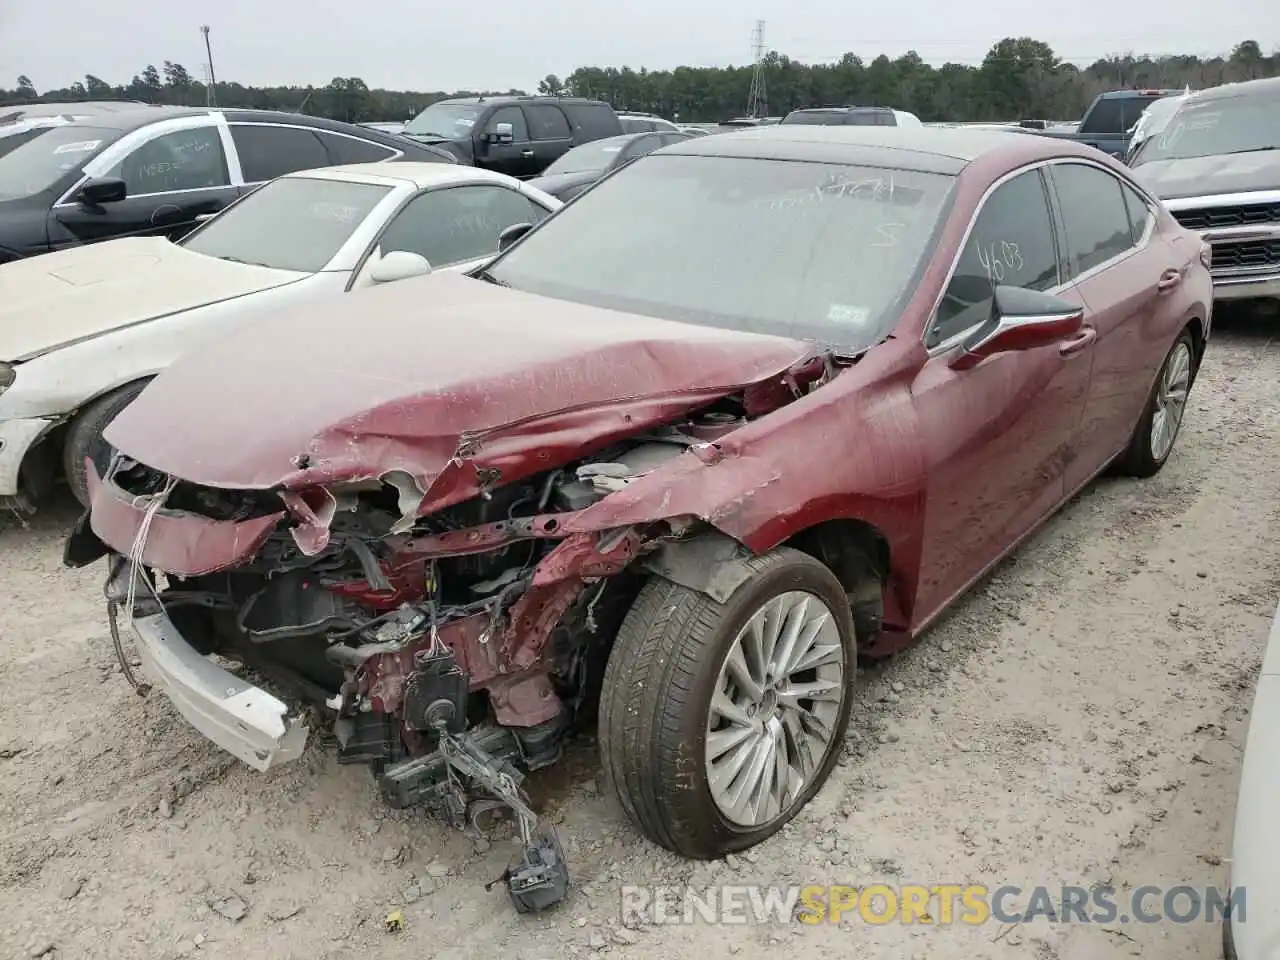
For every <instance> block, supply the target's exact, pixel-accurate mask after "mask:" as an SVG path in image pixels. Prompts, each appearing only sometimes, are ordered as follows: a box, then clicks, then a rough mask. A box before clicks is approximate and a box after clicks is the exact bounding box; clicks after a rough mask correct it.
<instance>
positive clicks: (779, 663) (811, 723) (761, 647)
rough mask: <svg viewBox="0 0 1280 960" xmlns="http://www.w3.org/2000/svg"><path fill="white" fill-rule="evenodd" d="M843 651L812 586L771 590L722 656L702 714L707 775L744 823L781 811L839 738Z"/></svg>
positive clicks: (727, 808) (763, 822)
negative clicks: (704, 724) (710, 693)
mask: <svg viewBox="0 0 1280 960" xmlns="http://www.w3.org/2000/svg"><path fill="white" fill-rule="evenodd" d="M846 660H847V654H846V651H845V647H844V640H843V638H842V637H841V634H840V628H839V626H838V621H837V620H836V619H835V618H834V617H833V616H832V613H831V610H830V609H829V608H828V607H827V605H826V604H825V602H824V601H823V600H822V599H820V598H819V597H818V596H816V595H814V594H812V593H809V592H808V591H800V590H794V591H789V592H786V593H782V594H778V595H776V596H773V597H770V598H769V599H768V600H766V601H765V602H763V603H762V604H761V605H760V606H759V608H757V609H756V610H755V611H754V613H753V614H752V615H751V617H750V618H749V619H748V620H747V622H746V624H745V625H744V626H743V628H742V630H741V631H740V632H739V634H738V636H737V637H736V638H735V639H734V642H733V643H732V645H730V647H729V649H728V650H727V651H726V652H725V657H724V660H723V661H722V663H721V665H720V672H719V676H718V678H717V682H716V687H715V692H714V693H713V695H712V697H711V704H710V709H709V710H708V715H707V731H706V738H705V747H704V751H705V756H704V762H705V766H706V776H707V783H708V786H709V788H710V790H711V795H712V798H713V799H714V800H715V803H716V806H717V807H719V809H720V812H721V814H722V815H723V816H725V817H726V818H727V819H729V820H730V821H732V822H733V823H734V824H736V825H738V826H741V827H752V828H758V827H762V826H767V825H768V824H770V823H773V822H775V821H776V820H777V819H778V818H780V817H783V816H786V815H788V814H789V813H790V811H791V809H792V808H793V806H794V805H795V803H796V802H797V801H798V799H799V797H800V796H801V795H802V794H803V793H804V792H805V788H806V787H807V786H808V785H809V784H810V783H812V781H813V778H814V777H816V776H817V775H818V772H819V771H820V770H821V768H822V766H823V761H824V760H825V759H826V757H827V756H828V755H829V753H830V751H831V750H832V749H834V748H835V743H834V741H835V731H836V725H837V723H838V721H839V718H840V714H841V711H842V709H843V707H844V703H845V697H847V696H848V695H849V689H848V686H849V685H848V679H847V678H846V676H845V663H846Z"/></svg>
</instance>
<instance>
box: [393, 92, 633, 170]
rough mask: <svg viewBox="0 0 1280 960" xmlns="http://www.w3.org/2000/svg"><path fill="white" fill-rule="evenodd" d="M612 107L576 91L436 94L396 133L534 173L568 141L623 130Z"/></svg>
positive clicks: (490, 164)
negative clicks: (560, 94) (545, 94)
mask: <svg viewBox="0 0 1280 960" xmlns="http://www.w3.org/2000/svg"><path fill="white" fill-rule="evenodd" d="M623 132H624V131H623V129H622V123H621V122H620V121H619V120H618V115H617V114H616V113H614V112H613V107H611V106H609V104H607V103H604V102H603V101H601V100H584V99H581V98H578V97H476V98H474V99H456V100H439V101H437V102H436V103H433V104H431V106H429V107H427V109H425V110H423V111H422V112H421V113H420V114H418V115H417V116H416V117H414V118H413V119H412V120H410V121H409V122H408V123H407V124H406V125H405V128H404V131H403V132H402V133H401V134H400V135H401V136H402V137H406V138H408V139H410V140H416V141H418V142H419V143H425V144H432V145H435V146H439V147H447V148H448V149H449V150H451V151H453V153H454V155H455V156H456V157H457V158H458V160H459V161H460V162H462V163H465V164H469V165H471V166H476V167H484V168H485V169H486V170H496V171H498V172H499V173H505V174H508V175H509V176H513V177H520V178H522V179H527V178H529V177H535V176H537V175H538V174H540V173H541V172H542V171H543V170H545V169H546V168H547V167H549V166H550V165H551V164H552V163H554V162H555V161H556V160H558V159H559V158H560V157H561V156H562V155H563V154H565V153H567V152H568V151H569V150H571V149H572V148H573V147H577V146H580V145H582V144H584V143H590V142H591V141H592V140H601V139H603V138H605V137H616V136H619V135H620V134H622V133H623Z"/></svg>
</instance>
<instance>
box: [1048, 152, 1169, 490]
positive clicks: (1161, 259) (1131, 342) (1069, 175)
mask: <svg viewBox="0 0 1280 960" xmlns="http://www.w3.org/2000/svg"><path fill="white" fill-rule="evenodd" d="M1048 171H1049V177H1050V180H1051V183H1052V185H1053V190H1054V194H1055V196H1056V198H1057V205H1058V208H1059V210H1060V215H1061V220H1062V229H1063V235H1064V239H1065V246H1066V253H1067V269H1068V271H1069V273H1070V275H1071V277H1072V280H1073V281H1074V283H1075V287H1076V289H1077V291H1078V292H1079V294H1080V296H1081V298H1083V300H1084V302H1085V303H1086V304H1087V305H1088V306H1089V314H1088V318H1089V322H1090V323H1092V324H1093V326H1094V327H1095V329H1096V330H1097V332H1098V339H1097V342H1096V345H1095V348H1094V350H1093V351H1092V353H1093V365H1094V366H1093V380H1092V384H1091V386H1090V388H1089V399H1088V402H1087V404H1086V406H1085V415H1084V419H1083V421H1082V423H1081V429H1080V439H1079V447H1078V451H1079V458H1078V459H1077V460H1076V461H1075V462H1074V463H1073V464H1072V465H1071V467H1070V468H1069V469H1068V473H1067V487H1068V490H1074V489H1075V488H1076V487H1078V486H1080V485H1082V484H1084V483H1086V482H1087V481H1088V480H1089V479H1090V478H1091V477H1092V476H1093V474H1094V473H1096V472H1097V471H1098V470H1100V469H1101V468H1102V467H1103V466H1105V464H1106V463H1107V461H1108V460H1110V459H1111V458H1112V457H1113V456H1114V455H1115V454H1117V453H1119V452H1120V451H1121V450H1122V449H1124V447H1125V445H1126V444H1127V443H1128V442H1129V437H1130V435H1131V433H1132V431H1133V427H1134V424H1135V423H1136V422H1137V419H1138V415H1139V414H1140V413H1141V411H1142V406H1143V403H1144V402H1145V400H1146V396H1147V391H1148V390H1149V389H1150V387H1151V383H1152V380H1153V378H1154V377H1155V375H1156V367H1158V365H1159V362H1160V361H1161V360H1163V354H1162V352H1161V351H1158V350H1153V349H1152V346H1151V344H1150V342H1149V338H1151V337H1152V336H1153V335H1154V334H1155V333H1156V332H1157V331H1162V330H1166V329H1168V328H1169V326H1170V323H1171V322H1172V323H1176V322H1177V318H1176V317H1173V318H1162V314H1164V313H1166V312H1167V311H1170V310H1172V311H1176V310H1177V298H1176V297H1169V296H1168V295H1167V294H1168V293H1169V292H1172V291H1174V290H1176V289H1177V285H1178V283H1179V282H1180V279H1179V280H1175V281H1174V282H1173V284H1172V285H1170V286H1168V287H1167V288H1166V290H1161V289H1160V281H1161V278H1162V277H1164V276H1165V275H1166V273H1170V275H1171V276H1176V277H1179V278H1180V276H1181V274H1180V272H1179V270H1178V266H1179V265H1178V264H1176V260H1177V259H1178V258H1177V257H1176V256H1175V252H1174V251H1173V250H1172V249H1171V248H1170V245H1169V243H1168V242H1167V241H1166V240H1165V239H1164V238H1163V237H1162V236H1161V235H1160V234H1159V233H1158V232H1157V231H1156V229H1155V227H1156V216H1155V212H1154V210H1152V208H1151V207H1150V205H1149V203H1148V202H1147V200H1146V199H1145V198H1144V197H1142V195H1141V194H1139V193H1138V192H1137V191H1136V190H1134V189H1133V188H1132V187H1130V186H1129V185H1128V184H1125V183H1122V182H1121V180H1120V179H1119V178H1118V177H1116V176H1114V175H1113V174H1112V173H1111V172H1110V171H1107V170H1104V169H1103V168H1102V167H1100V166H1095V165H1093V164H1091V163H1088V162H1084V161H1070V162H1059V163H1054V164H1052V165H1051V166H1050V167H1049V168H1048ZM1183 259H1185V258H1183ZM1182 266H1185V264H1184V265H1182Z"/></svg>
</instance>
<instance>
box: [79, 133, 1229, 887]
mask: <svg viewBox="0 0 1280 960" xmlns="http://www.w3.org/2000/svg"><path fill="white" fill-rule="evenodd" d="M519 234H521V230H519V229H516V230H509V231H508V233H507V235H506V237H505V238H504V246H505V248H506V249H505V251H504V252H503V253H502V254H500V255H499V257H498V258H497V259H496V260H495V261H494V262H493V263H491V264H490V265H489V266H488V267H487V268H486V269H484V270H481V271H478V272H477V273H476V274H475V275H474V277H459V276H448V275H444V274H438V275H435V276H431V277H426V278H422V279H419V280H410V281H404V282H401V283H397V284H392V285H389V286H386V287H383V288H378V289H374V290H371V291H369V292H365V293H361V294H360V295H359V296H355V295H352V296H349V297H339V298H336V299H335V300H334V301H333V302H332V303H331V304H329V305H327V306H323V307H320V308H314V307H309V308H307V309H305V310H301V311H297V312H293V313H290V314H286V315H282V316H280V317H278V318H275V319H272V320H270V321H269V322H264V323H263V324H261V325H260V326H258V327H256V328H254V329H251V330H248V331H247V332H245V333H243V334H242V335H238V336H237V337H236V338H233V339H228V340H227V342H225V343H223V344H221V345H220V346H218V347H217V348H214V349H210V350H206V351H205V352H203V353H201V354H199V355H193V356H188V357H186V358H185V359H183V360H181V361H179V362H178V363H176V364H174V365H173V366H172V367H171V368H169V369H168V370H167V371H166V372H165V373H163V374H162V375H161V376H160V377H158V378H157V379H156V380H155V381H154V383H153V384H152V385H151V386H150V387H148V389H147V390H146V391H145V392H144V393H143V394H142V395H141V397H140V398H139V399H138V400H137V401H135V402H134V404H133V405H132V406H131V407H129V408H128V409H127V410H126V411H125V412H124V413H123V414H122V415H121V416H120V417H119V418H118V419H117V420H116V421H115V422H114V423H113V424H112V426H111V427H110V428H109V430H108V431H107V434H106V437H107V439H108V440H109V441H110V442H111V443H112V444H114V445H115V446H116V447H117V448H118V449H119V450H120V451H121V453H120V455H118V456H117V457H116V459H115V460H114V461H113V464H112V466H111V468H110V470H109V471H108V472H107V474H106V475H105V476H102V477H99V476H98V475H97V474H96V473H95V472H94V471H93V469H92V465H90V485H91V493H92V504H93V506H92V511H91V513H90V515H89V516H88V517H87V518H86V519H85V520H83V521H82V522H81V524H80V526H79V528H78V529H77V532H76V533H75V534H74V535H73V537H72V538H71V540H70V542H69V543H68V548H67V561H68V563H70V564H73V565H74V564H83V563H88V562H91V561H93V560H94V559H96V558H98V557H101V556H103V555H104V554H107V555H110V557H111V564H110V570H111V573H110V581H109V583H108V588H107V593H108V597H109V598H110V603H111V614H112V617H113V620H114V618H115V616H116V613H117V611H118V609H119V607H120V606H121V605H123V606H124V607H125V613H126V619H127V620H128V621H129V622H130V624H131V626H132V628H133V632H134V634H135V636H136V637H137V641H138V646H139V651H140V654H141V657H142V660H143V663H144V666H145V668H146V672H147V680H148V682H149V683H150V684H151V685H152V686H153V687H155V688H159V689H160V690H162V691H163V692H164V693H165V694H166V695H167V696H168V697H170V698H171V699H172V701H173V703H174V705H175V706H176V707H177V708H178V709H179V710H180V711H182V713H183V714H184V715H185V716H186V717H187V718H188V719H189V720H190V721H191V722H192V723H193V724H194V725H195V726H197V727H198V728H199V729H200V730H202V731H203V732H204V733H205V734H206V735H207V736H208V737H210V738H211V739H212V740H214V741H215V742H216V743H218V744H220V745H221V746H223V747H224V748H226V749H227V750H229V751H231V752H232V753H234V754H235V755H237V756H239V757H241V758H243V759H244V760H245V761H246V762H248V763H250V764H252V765H254V766H256V767H258V768H259V769H266V768H267V767H268V766H270V765H271V764H273V763H278V762H281V761H283V760H287V759H289V758H291V757H293V756H296V755H297V753H298V752H299V751H300V750H301V748H302V746H303V744H304V741H305V737H306V728H305V727H304V726H303V724H302V720H301V719H299V718H295V717H293V716H292V712H291V709H290V708H289V707H288V706H286V703H285V702H284V701H282V700H280V699H277V697H276V696H274V695H272V694H270V693H268V692H266V691H265V690H263V689H261V688H260V687H258V686H255V685H253V684H251V683H250V682H248V681H247V680H246V679H244V678H243V677H242V676H240V675H235V674H232V673H229V672H227V671H226V670H224V669H223V668H222V667H220V666H217V665H216V664H215V663H214V662H213V661H211V660H209V659H207V657H206V655H208V654H211V653H217V654H220V655H222V656H224V657H231V658H235V659H239V660H243V661H245V662H246V663H247V664H249V665H250V666H252V667H253V668H254V669H255V670H256V671H257V672H258V673H259V674H261V675H264V676H266V677H268V678H270V679H271V680H273V681H274V683H275V684H276V686H277V687H278V688H279V689H281V690H283V691H285V693H286V695H287V697H288V698H291V699H297V700H302V701H310V702H311V704H313V705H314V706H316V707H318V708H320V714H321V716H323V717H325V718H326V719H325V722H326V724H330V725H331V726H332V731H333V733H334V735H335V736H336V740H337V742H338V748H337V749H338V756H339V758H340V759H341V760H342V761H343V762H348V763H362V764H368V765H370V766H371V767H372V769H373V771H374V774H375V776H376V777H377V780H378V784H379V786H380V789H381V791H382V793H383V796H385V797H386V798H387V800H388V801H389V802H391V803H394V804H397V805H401V806H405V805H410V804H419V803H422V804H427V805H429V806H430V807H431V808H433V809H436V810H438V811H440V812H442V813H446V814H448V815H449V816H451V817H452V818H454V819H455V820H458V821H460V820H463V819H465V818H466V817H467V815H468V811H470V813H473V814H474V813H477V812H479V811H483V810H485V809H488V806H487V805H491V804H492V803H495V802H496V803H504V804H507V805H509V806H511V807H513V808H514V809H515V810H516V812H517V814H518V818H519V822H520V823H521V824H522V826H523V827H524V828H525V830H526V847H525V855H524V860H523V862H522V863H520V864H517V867H516V869H515V870H514V872H512V873H511V874H510V876H509V878H508V885H509V888H510V890H511V892H512V896H513V898H514V899H515V901H516V904H517V906H519V907H520V908H521V909H537V908H539V907H541V906H543V905H546V904H547V903H550V902H553V901H554V900H555V899H557V898H558V897H559V896H560V894H561V893H562V892H563V884H564V882H565V874H564V872H563V866H562V865H563V860H562V858H561V857H560V853H559V850H558V848H557V847H556V846H555V842H554V840H553V839H550V838H548V837H547V836H544V835H539V834H537V833H536V832H534V830H533V816H534V815H533V813H532V811H530V810H528V809H527V808H526V807H525V805H524V801H523V800H522V799H521V793H520V790H519V787H518V784H519V780H520V777H521V775H522V772H523V771H526V770H530V769H537V768H539V767H542V766H545V765H547V764H549V763H552V762H554V761H555V760H556V759H557V757H558V756H559V749H560V744H561V742H562V741H563V738H564V736H565V735H566V733H567V732H569V731H571V730H572V729H574V727H575V726H576V725H578V724H579V723H580V722H581V721H583V720H584V719H586V718H588V717H591V716H593V715H594V714H596V713H598V722H599V744H600V751H601V760H602V763H603V766H604V769H605V775H606V779H607V781H608V783H610V784H611V785H612V789H613V790H615V791H616V793H617V796H618V798H619V800H620V801H621V804H622V807H623V809H625V810H626V812H627V814H628V815H629V816H630V817H631V818H632V820H633V821H634V822H635V823H636V824H637V825H638V826H639V828H640V829H641V830H642V831H643V832H644V833H645V834H646V835H647V836H649V837H650V838H652V839H653V840H654V841H656V842H657V843H660V844H662V845H663V846H666V847H668V848H670V849H672V850H675V851H678V852H680V853H682V854H685V855H688V856H691V857H699V858H709V857H717V856H720V855H723V854H724V853H726V852H728V851H732V850H738V849H741V848H744V847H747V846H750V845H752V844H754V843H757V842H758V841H760V840H762V839H763V838H765V837H767V836H769V835H770V834H772V833H773V832H774V831H776V830H777V829H778V828H779V827H780V826H781V825H782V824H783V823H785V822H786V821H787V820H788V819H789V818H790V817H791V816H793V815H794V814H795V812H796V811H797V810H798V809H799V808H800V807H801V806H802V805H803V804H804V803H805V802H806V801H807V800H808V799H809V798H810V797H812V796H813V794H814V793H815V792H816V791H817V790H818V789H819V788H820V787H821V786H822V784H823V782H824V781H825V780H826V779H827V777H828V775H829V773H830V771H831V768H832V766H833V764H834V763H835V761H836V758H837V755H838V753H839V750H840V744H841V742H842V738H843V735H844V733H845V729H846V727H847V725H848V722H849V710H850V700H851V697H852V696H853V679H854V668H855V656H856V655H858V654H863V655H867V656H879V655H884V654H887V653H890V652H892V651H893V650H895V649H897V648H899V647H901V646H902V645H903V644H904V643H905V642H907V641H908V640H909V639H910V638H911V637H913V636H914V635H916V634H918V633H919V632H920V631H921V630H922V629H923V628H924V627H925V626H926V625H927V624H928V623H929V622H930V621H931V620H933V619H934V618H935V617H936V616H937V615H938V614H939V613H940V612H942V610H943V609H944V608H945V607H946V605H947V604H948V603H950V602H951V601H952V600H953V599H955V598H956V596H957V595H959V594H960V593H961V592H962V591H963V590H964V589H965V588H966V587H968V586H969V585H970V584H972V583H973V582H974V581H975V580H976V579H977V578H978V577H979V576H981V574H982V573H983V572H984V571H986V570H987V569H988V568H989V567H991V566H992V565H993V564H994V563H996V562H997V561H998V560H999V559H1000V558H1001V557H1003V556H1004V555H1005V554H1007V553H1008V552H1009V551H1011V550H1012V549H1014V547H1016V546H1017V544H1018V543H1019V542H1020V541H1021V540H1023V539H1024V538H1025V537H1026V536H1027V535H1028V534H1030V533H1031V532H1032V531H1033V530H1034V529H1035V528H1036V526H1037V525H1038V524H1040V523H1041V522H1042V521H1043V520H1044V519H1045V518H1046V517H1048V516H1049V515H1050V514H1051V513H1053V511H1054V510H1056V509H1057V508H1058V507H1059V506H1061V505H1062V503H1064V502H1065V501H1066V500H1067V498H1068V497H1070V496H1071V495H1072V494H1073V493H1074V492H1075V491H1076V490H1078V489H1079V488H1080V487H1081V486H1083V485H1084V484H1086V483H1088V482H1089V481H1090V480H1091V479H1092V478H1093V477H1095V476H1097V475H1098V474H1099V473H1101V472H1102V471H1103V470H1105V469H1106V468H1108V467H1109V466H1110V467H1115V468H1117V469H1119V470H1121V471H1124V472H1126V473H1129V474H1131V475H1135V476H1150V475H1151V474H1154V473H1155V472H1156V471H1157V470H1159V469H1160V468H1161V467H1162V466H1163V465H1164V463H1165V462H1166V460H1167V459H1168V457H1169V456H1170V452H1171V450H1172V448H1173V444H1174V440H1175V438H1176V436H1177V433H1178V428H1179V425H1180V423H1181V421H1182V416H1183V411H1184V410H1185V408H1186V402H1187V395H1188V391H1189V390H1190V389H1191V386H1192V383H1193V382H1194V380H1195V376H1196V371H1197V368H1198V366H1199V363H1200V360H1201V358H1202V356H1203V354H1204V350H1205V343H1206V340H1207V338H1208V336H1209V329H1210V303H1211V292H1212V291H1211V283H1210V278H1209V272H1208V268H1207V265H1206V260H1207V249H1206V247H1205V246H1204V245H1203V243H1202V242H1201V241H1200V239H1199V237H1197V236H1196V235H1195V234H1194V233H1191V232H1189V231H1187V230H1184V229H1183V228H1181V227H1180V226H1179V225H1178V224H1177V223H1176V222H1175V221H1174V220H1173V219H1172V218H1171V217H1170V216H1169V214H1168V213H1166V212H1165V211H1164V209H1163V208H1162V207H1161V206H1160V204H1159V202H1158V201H1157V200H1156V199H1154V198H1153V197H1152V196H1151V195H1150V194H1149V193H1147V192H1146V191H1145V190H1144V189H1143V188H1142V187H1141V186H1139V185H1138V184H1136V183H1135V182H1134V181H1133V180H1132V179H1131V178H1130V177H1129V175H1128V173H1127V172H1126V170H1125V168H1124V167H1122V166H1120V165H1119V164H1117V163H1115V162H1113V161H1111V160H1109V159H1108V158H1106V157H1104V156H1103V155H1102V154H1100V153H1098V152H1096V151H1094V150H1092V149H1089V148H1085V147H1080V146H1076V145H1074V144H1072V143H1069V142H1064V141H1060V140H1053V139H1047V138H1040V137H1029V136H1025V135H1021V134H1017V133H1008V132H1002V131H981V132H974V131H965V130H929V129H910V128H874V127H819V126H780V127H774V128H770V129H760V130H750V131H744V132H742V133H736V134H724V135H720V136H716V137H707V138H701V139H697V140H691V141H689V142H687V143H683V144H680V145H677V146H673V147H669V148H666V149H663V150H661V151H659V152H657V153H655V154H652V155H650V156H648V157H645V158H643V159H641V160H639V161H637V162H636V163H634V164H631V165H628V166H626V167H624V168H622V169H621V170H620V171H619V172H617V173H615V174H613V175H611V176H609V177H607V178H606V179H605V180H603V181H601V182H600V183H599V184H598V185H597V186H596V187H594V188H593V189H591V190H589V191H588V192H587V193H585V194H583V195H582V196H581V197H580V198H578V199H577V200H576V201H575V202H574V203H573V204H572V205H570V206H568V207H566V208H565V209H564V210H563V211H561V212H560V213H558V214H557V215H555V216H553V217H550V218H548V219H547V220H545V221H544V222H542V223H541V224H539V225H538V226H537V227H535V228H532V229H530V230H528V231H527V232H525V233H524V234H523V235H519ZM439 266H443V264H439ZM157 572H160V573H163V574H165V577H164V578H163V579H161V578H160V577H158V576H156V574H157ZM597 703H598V711H597V710H596V709H595V704H597Z"/></svg>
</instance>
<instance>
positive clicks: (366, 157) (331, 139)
mask: <svg viewBox="0 0 1280 960" xmlns="http://www.w3.org/2000/svg"><path fill="white" fill-rule="evenodd" d="M316 136H317V137H319V138H320V142H321V143H323V144H324V148H325V150H326V151H327V152H328V154H329V161H330V163H333V164H334V165H335V166H336V165H337V164H340V163H375V162H377V161H378V160H390V159H391V158H392V157H394V156H395V155H396V154H397V153H398V151H396V150H392V149H391V148H390V147H384V146H382V145H381V144H377V143H370V142H369V141H368V140H357V139H356V138H355V137H342V136H339V135H338V134H336V133H325V132H324V131H320V130H318V131H316Z"/></svg>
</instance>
